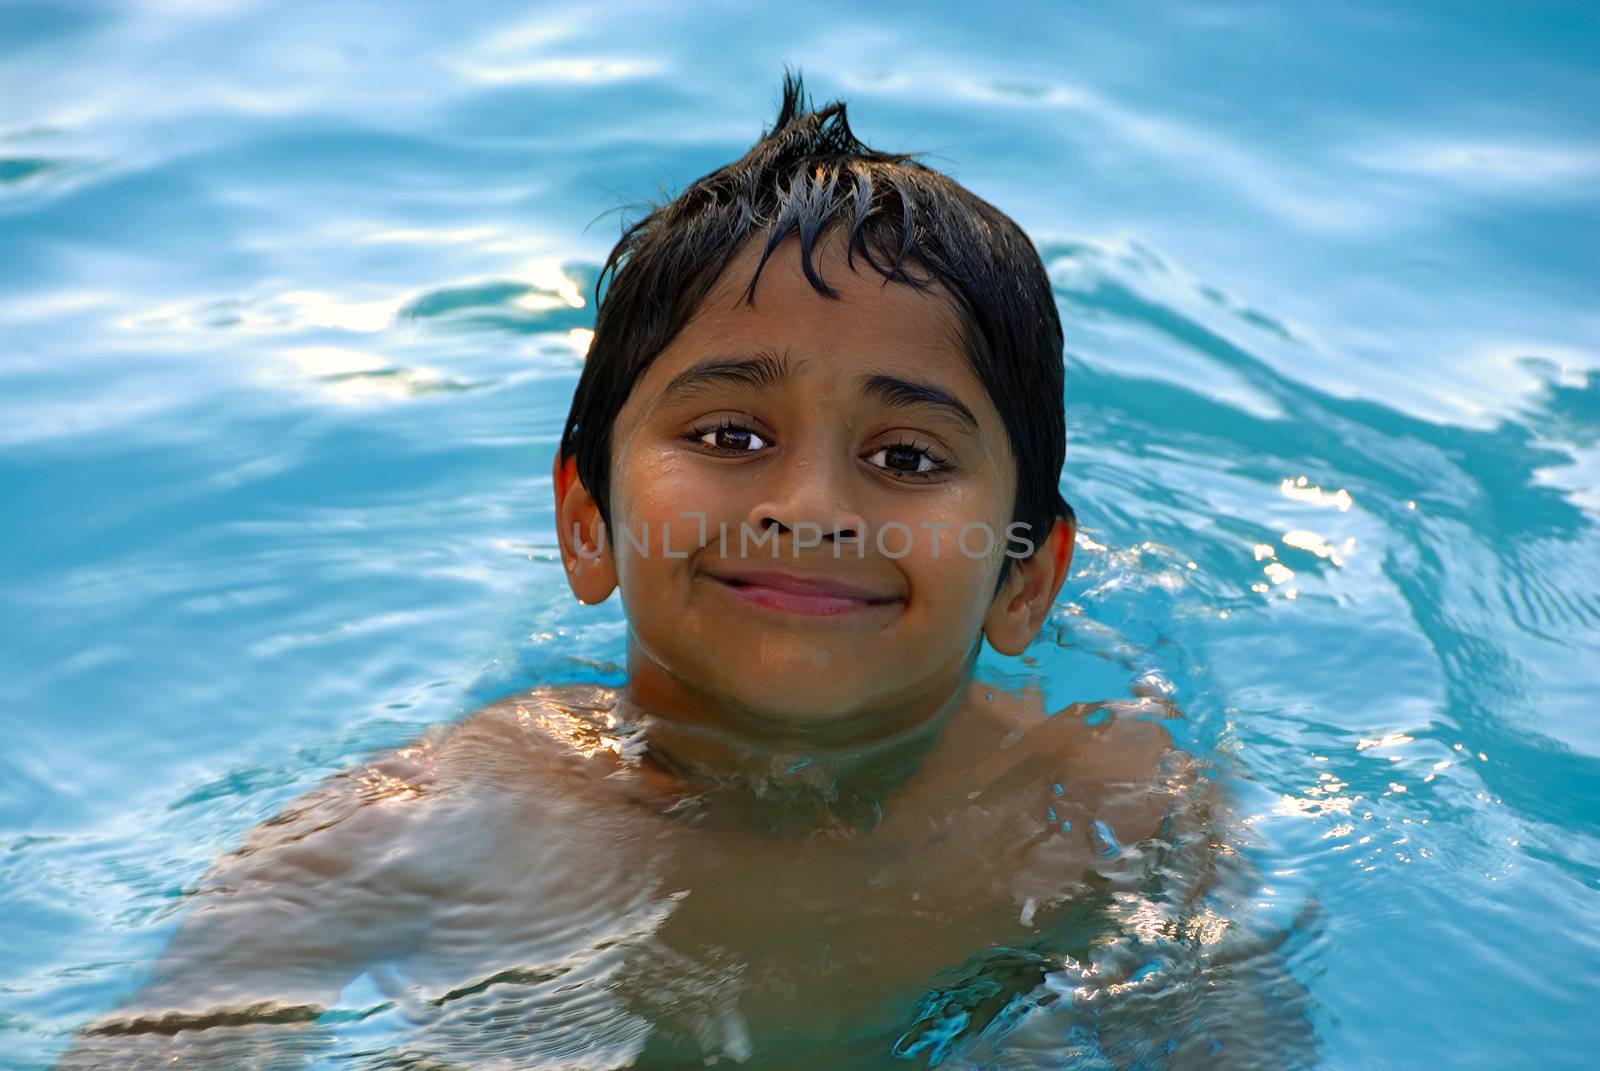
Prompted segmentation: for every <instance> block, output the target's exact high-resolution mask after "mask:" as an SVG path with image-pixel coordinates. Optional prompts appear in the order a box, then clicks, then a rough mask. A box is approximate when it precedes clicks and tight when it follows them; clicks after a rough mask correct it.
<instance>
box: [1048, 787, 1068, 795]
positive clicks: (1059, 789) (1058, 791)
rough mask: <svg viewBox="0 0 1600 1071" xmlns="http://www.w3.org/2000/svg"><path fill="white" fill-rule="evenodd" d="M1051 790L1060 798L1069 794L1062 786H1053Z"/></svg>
mask: <svg viewBox="0 0 1600 1071" xmlns="http://www.w3.org/2000/svg"><path fill="white" fill-rule="evenodd" d="M1050 790H1051V791H1052V792H1054V793H1055V794H1056V795H1058V796H1065V795H1066V794H1067V790H1066V789H1065V788H1063V787H1061V786H1060V785H1051V786H1050Z"/></svg>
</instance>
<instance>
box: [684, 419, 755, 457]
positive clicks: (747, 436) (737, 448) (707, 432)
mask: <svg viewBox="0 0 1600 1071" xmlns="http://www.w3.org/2000/svg"><path fill="white" fill-rule="evenodd" d="M694 438H695V440H696V441H697V442H701V443H704V444H705V445H706V446H709V447H711V448H712V449H713V450H727V451H729V452H730V453H751V452H753V451H755V450H759V449H761V448H762V447H764V446H767V445H769V444H768V443H767V441H766V440H765V439H763V438H761V436H759V435H757V434H756V433H755V432H753V431H751V430H750V429H749V428H746V427H741V426H740V425H738V424H734V423H731V422H730V423H726V424H719V425H717V426H716V427H714V428H696V429H695V430H694ZM708 440H709V441H708Z"/></svg>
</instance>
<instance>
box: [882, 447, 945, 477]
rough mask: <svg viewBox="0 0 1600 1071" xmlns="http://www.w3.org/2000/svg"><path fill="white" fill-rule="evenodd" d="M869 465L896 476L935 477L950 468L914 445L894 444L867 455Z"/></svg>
mask: <svg viewBox="0 0 1600 1071" xmlns="http://www.w3.org/2000/svg"><path fill="white" fill-rule="evenodd" d="M867 463H868V464H869V465H876V466H877V467H878V468H880V469H883V470H884V471H886V472H890V473H893V474H894V475H896V476H924V477H925V476H933V475H937V474H938V473H940V472H943V471H945V470H946V469H948V468H949V466H948V465H947V464H945V462H944V460H943V459H942V458H939V457H935V456H934V455H933V454H932V453H931V452H930V451H928V450H925V449H923V448H922V447H920V446H917V445H915V444H913V443H893V444H891V445H889V446H885V447H883V448H882V449H879V450H877V451H875V452H874V453H871V454H868V455H867Z"/></svg>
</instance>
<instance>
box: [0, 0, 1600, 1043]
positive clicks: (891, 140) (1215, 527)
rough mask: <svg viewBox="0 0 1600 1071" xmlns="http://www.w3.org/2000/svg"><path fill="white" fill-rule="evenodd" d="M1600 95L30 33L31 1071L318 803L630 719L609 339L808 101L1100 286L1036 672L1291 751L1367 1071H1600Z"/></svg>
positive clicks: (15, 458)
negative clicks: (356, 774)
mask: <svg viewBox="0 0 1600 1071" xmlns="http://www.w3.org/2000/svg"><path fill="white" fill-rule="evenodd" d="M1596 55H1600V14H1597V12H1596V11H1595V9H1594V8H1593V7H1590V6H1586V5H1582V4H1577V3H1560V2H1548V3H1537V4H1522V5H1503V6H1500V7H1498V8H1494V7H1491V6H1489V5H1458V4H1445V3H1432V4H1416V5H1404V6H1403V8H1402V6H1401V5H1392V4H1385V3H1377V2H1373V3H1365V4H1355V3H1352V4H1340V5H1317V6H1316V7H1315V9H1314V10H1313V9H1312V6H1311V5H1269V4H1265V3H1249V2H1239V3H1221V2H1219V3H1197V4H1185V5H1171V4H1166V3H1149V4H1141V3H1135V4H1128V5H1099V6H1096V7H1094V8H1092V9H1090V8H1082V7H1079V6H1076V5H1074V6H1073V7H1072V8H1068V7H1066V6H1065V5H1037V6H1036V7H1033V6H1018V7H1015V8H1008V9H1007V10H1006V11H1005V12H1004V13H1003V14H1002V13H1001V12H1000V11H999V10H998V9H995V8H993V7H991V6H984V5H979V6H977V7H968V6H965V5H951V6H946V5H923V6H922V8H921V9H920V10H919V13H918V14H917V15H916V17H915V18H908V19H905V20H903V21H902V20H901V19H898V18H895V17H893V16H891V15H889V14H887V13H884V14H871V13H867V11H866V10H863V9H857V8H854V7H849V6H839V5H834V4H826V3H825V4H794V5H787V6H785V7H784V8H782V9H781V10H777V11H773V12H770V13H767V14H765V15H763V16H762V17H761V18H759V19H755V20H752V19H750V18H749V17H748V16H746V15H743V14H742V13H740V11H739V10H738V9H737V7H735V6H734V5H713V6H708V7H705V8H703V9H701V10H698V11H694V12H687V11H685V12H678V13H668V12H667V10H666V8H665V7H664V6H662V5H627V4H618V3H602V4H598V5H593V6H588V7H579V6H575V5H555V6H552V7H550V8H549V9H548V10H544V11H541V10H539V9H538V8H537V7H535V6H533V5H529V4H516V5H512V4H504V5H496V4H485V3H469V2H457V3H451V4H438V5H420V4H419V5H408V6H404V7H396V6H395V5H393V4H340V5H309V4H307V5H285V4H266V3H261V4H252V3H247V2H238V3H219V4H200V3H183V2H177V0H171V2H163V3H152V4H149V5H147V6H144V7H125V6H121V5H90V4H11V3H0V518H3V525H0V551H3V553H0V606H3V608H4V625H3V630H0V728H3V731H4V740H5V748H4V750H3V752H0V1067H3V1068H15V1069H20V1068H41V1067H45V1066H47V1065H48V1064H49V1063H50V1062H51V1060H52V1059H53V1058H54V1056H55V1054H57V1053H58V1052H60V1051H61V1049H62V1048H63V1047H64V1046H65V1045H66V1043H67V1039H68V1037H69V1035H70V1033H71V1032H72V1031H73V1030H74V1029H75V1028H76V1027H77V1026H79V1025H81V1024H82V1023H83V1022H84V1021H86V1020H88V1019H91V1018H93V1017H95V1016H97V1015H100V1014H102V1013H104V1012H105V1011H107V1010H108V1009H110V1008H111V1007H113V1006H114V1005H115V1004H116V1003H117V1001H118V1000H119V999H121V998H122V997H123V996H124V995H125V994H127V993H128V991H129V990H130V989H131V988H132V987H133V986H135V985H136V984H137V983H138V982H139V981H140V980H141V978H142V977H143V973H142V972H145V971H147V970H148V967H149V964H150V963H151V961H152V960H153V958H154V957H155V956H156V955H157V954H158V953H159V951H160V949H161V948H162V946H163V944H164V942H165V940H166V938H167V937H168V936H170V934H171V933H172V930H173V927H174V925H175V924H176V922H177V919H178V917H179V911H180V908H181V893H182V891H183V890H184V889H185V888H187V887H190V886H191V885H192V884H193V883H194V882H195V881H196V879H197V878H198V876H199V875H200V874H202V873H203V872H204V870H205V868H206V866H207V864H208V863H209V861H210V860H211V859H212V858H213V856H214V855H215V854H216V853H217V852H219V851H223V850H225V849H227V848H228V847H230V846H232V845H233V844H235V843H237V841H238V839H239V838H240V837H241V836H242V835H243V834H244V832H245V831H246V830H247V829H249V828H250V827H251V826H253V825H254V824H255V823H257V822H259V821H261V820H263V819H265V818H268V817H270V816H271V815H273V814H274V813H275V812H276V811H277V809H278V808H279V807H281V806H282V805H283V804H284V803H285V802H286V801H287V800H289V799H291V798H293V797H294V796H296V795H298V794H300V793H301V792H303V791H305V790H306V789H308V788H309V787H310V786H312V785H313V784H315V783H316V782H317V781H318V780H319V779H320V778H322V777H324V776H326V775H327V774H329V773H331V772H333V771H336V770H339V769H341V768H343V767H345V766H346V765H348V764H349V763H351V762H354V761H356V760H357V759H359V758H361V757H363V756H366V755H368V754H371V753H372V752H373V751H375V750H376V749H380V748H386V747H392V746H395V745H398V744H401V743H404V742H406V741H408V740H410V739H412V738H413V737H415V736H416V735H417V734H418V733H419V732H420V731H421V729H422V728H423V727H425V726H427V725H430V724H433V723H435V722H439V721H444V720H448V719H451V718H455V717H458V716H460V715H461V714H462V713H463V712H465V711H467V710H470V709H472V708H473V707H475V706H477V705H479V704H480V703H482V702H484V701H486V700H488V699H491V698H493V697H496V696H499V695H502V694H504V693H507V692H510V691H513V690H515V689H517V688H519V687H523V686H526V685H528V684H530V683H533V682H539V681H582V680H602V681H608V682H613V683H614V682H616V681H617V680H618V679H619V675H618V664H619V662H620V659H621V657H622V651H623V649H622V637H623V631H622V620H621V617H620V613H619V608H618V605H617V602H616V600H615V599H613V600H612V601H610V602H608V603H606V604H604V605H602V606H600V607H582V606H580V605H578V604H577V603H576V602H575V601H574V600H573V599H572V598H571V596H570V595H569V593H568V591H567V588H566V585H565V582H564V578H563V575H562V568H561V565H560V561H559V558H558V557H557V555H556V554H555V551H554V547H553V542H552V518H551V512H550V506H549V499H550V488H549V480H548V474H549V470H550V458H551V456H552V450H553V448H554V444H555V442H556V439H557V436H558V434H559V431H560V427H561V422H562V420H563V418H564V416H565V414H566V409H567V403H568V399H569V397H570V393H571V390H572V387H573V385H574V383H575V381H576V377H577V373H578V369H579V367H580V356H579V354H580V353H581V351H582V345H583V335H582V332H583V331H584V329H585V328H587V327H588V326H589V324H590V322H591V318H592V313H593V309H592V303H591V301H590V300H589V297H588V295H589V294H590V292H591V290H592V285H593V281H594V277H595V272H596V268H597V265H598V264H599V263H600V261H601V260H602V259H603V257H604V254H605V252H606V251H607V250H608V248H609V247H610V244H611V241H612V240H613V239H614V238H615V236H616V234H617V231H618V226H619V221H620V220H621V219H623V218H627V217H626V213H625V212H624V211H623V210H625V209H626V208H627V206H629V205H631V204H635V203H637V202H639V201H642V200H643V199H645V198H647V197H653V196H658V195H659V194H660V193H661V192H662V191H663V190H665V191H668V192H670V191H672V190H674V189H676V188H677V187H678V186H680V185H682V184H683V183H685V182H687V181H689V180H690V179H692V178H694V177H696V176H697V175H699V174H701V173H703V172H705V171H707V170H709V169H711V168H712V167H715V166H717V165H719V164H721V163H723V162H725V161H726V160H728V159H730V158H731V157H733V156H734V155H737V154H738V153H739V152H741V151H743V149H744V148H745V147H746V146H747V145H748V144H749V143H750V141H751V140H753V139H754V137H755V136H756V135H757V134H758V133H759V131H760V129H761V127H762V126H763V125H764V124H765V123H767V122H768V121H770V119H771V117H772V114H773V110H774V103H775V100H776V93H777V86H778V81H779V78H780V76H781V69H782V64H783V63H784V62H788V63H790V64H794V65H798V66H799V67H800V68H801V69H802V70H803V72H804V73H805V75H806V78H807V81H808V83H809V85H810V87H811V89H812V90H813V92H814V93H816V94H817V95H818V96H819V97H822V98H826V97H831V96H835V95H842V96H844V97H845V98H846V99H847V100H848V102H849V104H850V109H851V117H852V121H853V124H854V126H855V128H856V130H857V132H858V133H859V134H861V136H862V137H863V138H864V139H865V140H867V141H868V142H869V143H872V144H874V145H878V146H881V147H884V148H889V149H897V150H907V149H917V150H925V151H927V152H928V153H930V156H929V158H928V159H929V162H930V163H933V164H934V165H936V166H940V167H942V168H944V169H946V170H948V171H950V172H951V173H953V174H954V175H955V176H956V177H957V178H959V179H960V180H961V181H962V182H964V183H965V184H967V185H968V186H970V187H971V188H972V189H973V190H974V191H976V192H977V193H978V194H979V195H980V196H983V197H985V198H987V199H989V200H991V201H993V202H994V203H996V204H997V205H999V206H1000V207H1002V208H1003V209H1005V210H1006V211H1008V212H1010V213H1011V214H1012V215H1013V216H1014V217H1015V218H1016V219H1017V220H1018V221H1019V222H1020V223H1021V224H1022V225H1023V226H1024V227H1025V228H1026V229H1027V230H1028V231H1029V233H1030V234H1031V235H1033V236H1034V238H1035V239H1036V241H1037V242H1038V244H1039V246H1040V249H1041V252H1042V253H1043V255H1044V257H1045V260H1046V262H1047V264H1048V266H1049V268H1050V271H1051V274H1052V277H1053V278H1054V280H1055V282H1056V286H1057V292H1058V294H1059V297H1060V302H1061V308H1062V311H1063V315H1064V321H1065V325H1066V331H1067V340H1068V341H1067V405H1068V422H1069V430H1070V446H1069V453H1068V462H1067V469H1066V473H1065V475H1064V480H1063V487H1064V489H1065V492H1066V494H1067V497H1068V498H1069V500H1070V501H1071V502H1072V503H1073V504H1074V506H1075V507H1076V508H1077V511H1078V515H1079V517H1080V519H1081V521H1082V524H1083V534H1084V539H1083V541H1082V543H1081V545H1080V547H1079V551H1078V555H1079V557H1078V563H1079V565H1078V572H1077V575H1075V576H1074V577H1073V578H1072V579H1071V580H1069V581H1068V584H1067V586H1066V588H1065V589H1064V591H1063V595H1062V605H1061V607H1060V608H1059V610H1058V613H1057V616H1056V618H1055V619H1054V621H1053V623H1052V627H1050V628H1047V629H1046V630H1045V634H1044V635H1043V636H1042V637H1041V640H1040V642H1039V644H1038V646H1037V647H1036V648H1035V650H1034V651H1033V652H1031V653H1030V655H1029V656H1028V657H1029V659H1030V661H1028V662H1027V663H1024V662H1023V661H1021V660H1005V659H999V658H995V657H993V656H992V653H991V655H990V657H989V658H987V659H986V662H985V668H986V669H987V670H989V671H992V672H993V673H995V674H1007V675H1010V676H1011V677H1014V678H1016V679H1018V680H1026V679H1029V677H1030V676H1036V677H1037V678H1038V679H1039V680H1040V681H1041V682H1042V686H1043V688H1044V691H1045V693H1046V696H1047V697H1048V699H1049V700H1051V701H1052V702H1054V703H1056V704H1057V705H1060V704H1062V703H1066V702H1070V701H1072V700H1076V699H1090V698H1105V697H1109V696H1116V695H1126V694H1128V693H1129V691H1130V689H1131V688H1140V689H1144V690H1148V689H1149V688H1150V687H1156V688H1159V689H1163V690H1164V689H1167V688H1170V689H1171V690H1172V693H1173V696H1174V699H1175V701H1176V702H1178V703H1179V704H1180V705H1181V706H1183V707H1184V709H1185V710H1186V711H1187V713H1188V716H1189V718H1190V720H1191V725H1192V727H1193V730H1194V740H1193V741H1192V744H1193V746H1195V747H1198V748H1201V749H1206V750H1210V751H1214V752H1217V753H1226V754H1228V755H1231V756H1233V758H1234V759H1236V761H1237V764H1238V768H1239V769H1240V770H1241V771H1242V775H1241V776H1240V778H1239V780H1238V783H1237V784H1236V785H1235V786H1234V787H1235V789H1236V791H1237V793H1238V797H1239V808H1240V813H1241V815H1242V816H1243V817H1244V818H1246V819H1247V820H1248V824H1249V828H1250V830H1251V831H1252V833H1253V834H1254V836H1255V839H1256V841H1257V842H1258V846H1257V849H1256V850H1257V852H1258V859H1257V863H1258V865H1259V867H1260V868H1261V871H1262V873H1263V875H1265V882H1266V883H1265V885H1264V887H1263V888H1262V889H1261V890H1260V893H1259V899H1258V903H1257V905H1256V906H1257V908H1258V910H1259V911H1260V912H1261V913H1262V914H1263V915H1264V916H1265V917H1266V918H1268V919H1269V920H1270V919H1272V918H1277V919H1278V920H1279V921H1280V922H1281V923H1282V924H1283V925H1285V926H1288V925H1292V924H1294V920H1295V919H1298V918H1302V917H1304V916H1303V911H1304V908H1305V906H1306V905H1307V904H1308V903H1311V904H1314V905H1315V907H1316V910H1315V912H1314V917H1315V920H1316V921H1315V923H1314V924H1311V925H1309V926H1307V927H1306V928H1305V932H1303V933H1301V934H1300V940H1298V941H1297V942H1296V943H1295V944H1294V945H1293V946H1292V948H1293V952H1292V960H1291V963H1290V965H1291V968H1292V970H1293V971H1294V973H1295V975H1296V977H1298V978H1299V979H1300V980H1301V981H1302V982H1303V983H1304V984H1305V985H1306V986H1307V987H1308V988H1309V990H1310V992H1311V993H1312V995H1313V996H1314V998H1315V1011H1314V1020H1315V1027H1316V1031H1317V1035H1318V1038H1319V1044H1320V1046H1321V1050H1320V1051H1321V1061H1322V1065H1323V1066H1326V1067H1329V1068H1347V1069H1357V1071H1365V1069H1375V1068H1414V1067H1450V1068H1485V1069H1487V1068H1494V1069H1506V1068H1541V1069H1543V1068H1561V1067H1582V1066H1590V1060H1591V1059H1592V1057H1593V1052H1594V1049H1595V1046H1596V1044H1597V1043H1600V1018H1597V1017H1596V1015H1595V1014H1594V1002H1595V998H1596V997H1597V996H1600V928H1597V927H1596V925H1595V917H1596V911H1597V908H1600V891H1597V890H1600V718H1597V716H1596V701H1597V696H1600V534H1597V524H1600V315H1597V307H1600V306H1597V303H1596V300H1595V298H1596V294H1597V292H1600V242H1597V241H1596V236H1597V234H1600V109H1596V108H1595V106H1594V104H1595V101H1596V100H1600V67H1597V64H1596V61H1595V57H1596ZM1141 680H1142V681H1143V683H1141ZM370 1030H371V1031H372V1036H373V1037H375V1038H377V1039H378V1040H376V1041H373V1044H374V1045H376V1046H377V1047H379V1048H381V1047H382V1045H383V1044H385V1043H386V1042H384V1041H383V1040H382V1030H381V1028H380V1027H378V1026H370ZM1065 1066H1076V1065H1074V1064H1071V1063H1070V1062H1069V1063H1067V1064H1066V1065H1065ZM1096 1066H1098V1065H1096Z"/></svg>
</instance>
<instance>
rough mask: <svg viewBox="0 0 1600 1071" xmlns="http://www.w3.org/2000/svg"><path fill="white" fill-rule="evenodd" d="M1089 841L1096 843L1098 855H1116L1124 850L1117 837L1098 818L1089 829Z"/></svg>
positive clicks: (1095, 848) (1095, 847)
mask: <svg viewBox="0 0 1600 1071" xmlns="http://www.w3.org/2000/svg"><path fill="white" fill-rule="evenodd" d="M1089 839H1090V840H1091V841H1092V842H1093V843H1094V850H1095V854H1096V855H1116V854H1117V853H1118V852H1120V851H1121V850H1122V845H1120V844H1118V843H1117V835H1116V834H1115V833H1113V832H1111V827H1110V826H1108V825H1106V824H1105V823H1104V822H1102V821H1100V820H1099V819H1098V818H1097V819H1095V822H1094V825H1092V826H1090V827H1089Z"/></svg>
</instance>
